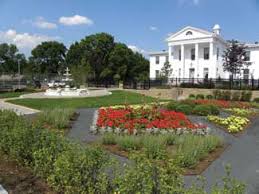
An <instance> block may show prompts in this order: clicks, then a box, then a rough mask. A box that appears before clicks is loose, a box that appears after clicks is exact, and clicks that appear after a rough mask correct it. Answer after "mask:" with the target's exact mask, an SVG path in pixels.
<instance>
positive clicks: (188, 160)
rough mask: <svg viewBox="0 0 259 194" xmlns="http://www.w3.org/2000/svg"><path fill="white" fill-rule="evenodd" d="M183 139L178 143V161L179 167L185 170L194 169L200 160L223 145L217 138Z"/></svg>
mask: <svg viewBox="0 0 259 194" xmlns="http://www.w3.org/2000/svg"><path fill="white" fill-rule="evenodd" d="M181 138H182V139H179V140H178V142H177V145H178V148H177V153H176V159H177V163H178V164H179V166H181V167H184V168H186V167H187V168H192V167H194V166H195V165H196V164H197V162H198V161H199V160H201V159H202V158H204V157H205V156H206V155H207V154H208V153H210V152H211V151H212V150H214V149H215V148H217V147H218V146H221V145H222V140H221V139H220V138H219V137H217V136H206V137H203V136H193V135H185V136H182V137H181Z"/></svg>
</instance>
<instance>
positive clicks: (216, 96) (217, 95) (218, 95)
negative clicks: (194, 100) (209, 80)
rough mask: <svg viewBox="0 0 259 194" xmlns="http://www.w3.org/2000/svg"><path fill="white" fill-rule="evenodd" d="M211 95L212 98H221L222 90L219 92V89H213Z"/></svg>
mask: <svg viewBox="0 0 259 194" xmlns="http://www.w3.org/2000/svg"><path fill="white" fill-rule="evenodd" d="M212 93H213V96H214V98H215V99H217V100H218V99H221V96H222V92H221V90H213V92H212Z"/></svg>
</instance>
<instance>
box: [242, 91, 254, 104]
mask: <svg viewBox="0 0 259 194" xmlns="http://www.w3.org/2000/svg"><path fill="white" fill-rule="evenodd" d="M251 98H252V92H251V91H242V92H241V97H240V100H241V101H246V102H250V101H251Z"/></svg>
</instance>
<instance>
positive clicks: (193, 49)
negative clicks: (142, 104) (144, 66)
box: [150, 25, 227, 78]
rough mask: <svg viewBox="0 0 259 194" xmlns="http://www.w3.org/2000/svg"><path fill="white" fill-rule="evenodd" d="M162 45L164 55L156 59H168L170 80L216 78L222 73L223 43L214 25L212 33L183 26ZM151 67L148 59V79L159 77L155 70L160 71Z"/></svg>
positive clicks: (216, 26) (217, 27) (217, 28)
mask: <svg viewBox="0 0 259 194" xmlns="http://www.w3.org/2000/svg"><path fill="white" fill-rule="evenodd" d="M166 42H167V44H168V52H167V53H164V55H163V56H160V57H168V61H169V63H170V64H171V67H172V75H171V77H172V78H216V77H219V75H220V74H221V73H222V72H223V69H222V54H223V52H224V50H225V48H226V46H227V43H226V42H225V41H224V40H223V39H222V38H221V36H220V27H219V26H218V25H215V26H214V28H213V31H212V32H209V31H206V30H202V29H199V28H194V27H191V26H187V27H186V28H184V29H182V30H180V31H179V32H176V33H174V34H172V35H170V36H169V37H168V38H167V39H166ZM156 61H157V60H156ZM161 61H162V60H161ZM152 63H153V60H152V58H150V71H151V72H150V76H151V77H152V76H153V75H159V68H161V67H162V65H158V64H157V63H156V65H153V64H152ZM152 71H155V72H156V74H154V73H153V72H152Z"/></svg>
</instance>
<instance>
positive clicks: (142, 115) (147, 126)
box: [93, 107, 207, 134]
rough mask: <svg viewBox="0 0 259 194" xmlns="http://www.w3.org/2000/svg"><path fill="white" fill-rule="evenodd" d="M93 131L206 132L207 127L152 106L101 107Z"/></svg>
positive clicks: (129, 132)
mask: <svg viewBox="0 0 259 194" xmlns="http://www.w3.org/2000/svg"><path fill="white" fill-rule="evenodd" d="M93 130H94V131H95V132H115V133H128V134H139V133H168V132H171V133H177V134H182V133H193V134H206V133H207V127H206V126H204V125H200V124H194V123H192V122H191V121H190V120H189V119H188V118H187V117H186V115H185V114H183V113H179V112H175V111H168V110H161V109H158V108H155V107H152V108H143V107H141V108H138V109H135V108H131V107H124V108H118V109H114V108H101V109H99V111H98V118H97V121H96V124H95V126H94V128H93Z"/></svg>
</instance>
